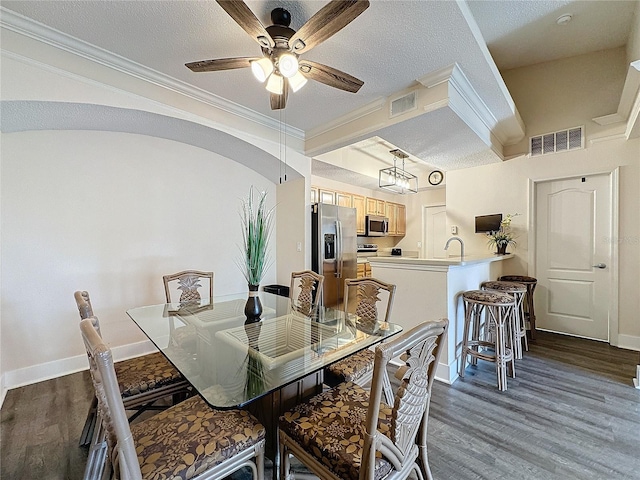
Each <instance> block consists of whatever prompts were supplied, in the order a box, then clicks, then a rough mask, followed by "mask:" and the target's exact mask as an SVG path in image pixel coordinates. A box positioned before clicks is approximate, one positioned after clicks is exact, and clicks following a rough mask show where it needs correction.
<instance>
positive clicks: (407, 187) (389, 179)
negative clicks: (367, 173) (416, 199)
mask: <svg viewBox="0 0 640 480" xmlns="http://www.w3.org/2000/svg"><path fill="white" fill-rule="evenodd" d="M389 153H390V154H391V155H393V167H388V168H383V169H381V170H380V173H379V176H378V186H379V187H380V188H384V189H385V190H389V191H391V192H393V193H400V194H405V193H418V177H416V176H415V175H414V174H412V173H409V172H407V171H406V170H405V169H404V159H405V158H409V155H407V154H406V153H404V152H403V151H402V150H400V149H398V148H396V149H395V150H390V151H389ZM398 159H400V160H401V161H402V168H400V167H398V166H397V165H396V162H397V161H398Z"/></svg>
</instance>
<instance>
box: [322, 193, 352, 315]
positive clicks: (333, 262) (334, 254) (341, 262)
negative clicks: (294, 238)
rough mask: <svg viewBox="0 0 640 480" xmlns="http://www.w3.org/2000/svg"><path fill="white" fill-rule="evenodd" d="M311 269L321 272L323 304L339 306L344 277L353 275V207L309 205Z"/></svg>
mask: <svg viewBox="0 0 640 480" xmlns="http://www.w3.org/2000/svg"><path fill="white" fill-rule="evenodd" d="M311 239H312V240H311V268H312V269H313V271H314V272H316V273H319V274H321V275H324V287H323V304H324V305H325V306H327V307H338V308H342V303H343V297H344V280H345V278H356V275H357V270H358V265H357V262H358V260H357V242H356V209H355V208H347V207H339V206H337V205H330V204H327V203H315V204H313V205H312V206H311Z"/></svg>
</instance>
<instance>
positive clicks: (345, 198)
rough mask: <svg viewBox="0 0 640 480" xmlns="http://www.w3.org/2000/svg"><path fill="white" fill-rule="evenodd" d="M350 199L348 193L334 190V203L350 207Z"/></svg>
mask: <svg viewBox="0 0 640 480" xmlns="http://www.w3.org/2000/svg"><path fill="white" fill-rule="evenodd" d="M351 199H352V196H351V194H350V193H344V192H336V205H339V206H341V207H349V208H351V207H352V206H353V205H352V200H351Z"/></svg>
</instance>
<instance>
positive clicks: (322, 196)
mask: <svg viewBox="0 0 640 480" xmlns="http://www.w3.org/2000/svg"><path fill="white" fill-rule="evenodd" d="M318 201H319V202H320V203H329V204H331V205H335V204H336V192H334V191H333V190H325V189H324V188H320V189H318Z"/></svg>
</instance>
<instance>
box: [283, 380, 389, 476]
mask: <svg viewBox="0 0 640 480" xmlns="http://www.w3.org/2000/svg"><path fill="white" fill-rule="evenodd" d="M368 406H369V393H368V392H367V391H366V390H364V389H363V388H362V387H360V386H359V385H357V384H355V383H352V382H347V383H341V384H340V385H338V386H337V387H335V388H333V389H331V390H328V391H326V392H323V393H321V394H319V395H316V396H315V397H313V398H312V399H311V400H309V401H307V402H305V403H303V404H300V405H298V406H297V407H295V408H294V409H293V410H291V411H290V412H287V413H286V414H285V415H283V416H282V417H280V424H279V425H280V431H281V432H285V433H286V434H287V435H289V436H290V437H291V438H292V439H293V440H295V441H296V442H297V443H298V444H299V445H301V446H302V447H304V448H305V450H307V451H308V452H309V453H311V454H312V455H313V456H314V457H316V459H317V460H318V461H319V462H321V463H322V464H324V465H326V466H327V467H328V468H329V469H330V470H331V471H332V472H333V473H334V474H336V475H337V476H338V477H340V478H343V479H349V480H358V477H359V474H360V465H361V463H362V449H363V447H364V437H365V420H366V417H367V409H368ZM391 415H392V411H391V407H390V406H388V405H386V404H381V406H380V415H379V417H378V431H379V432H381V433H382V434H383V435H386V436H387V437H390V433H389V432H390V425H391ZM391 469H392V465H391V464H390V463H389V462H388V461H387V460H386V459H385V458H384V457H383V456H382V455H381V454H380V452H377V453H376V465H375V478H376V479H381V478H384V477H385V476H386V475H387V474H388V473H389V472H390V471H391Z"/></svg>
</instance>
